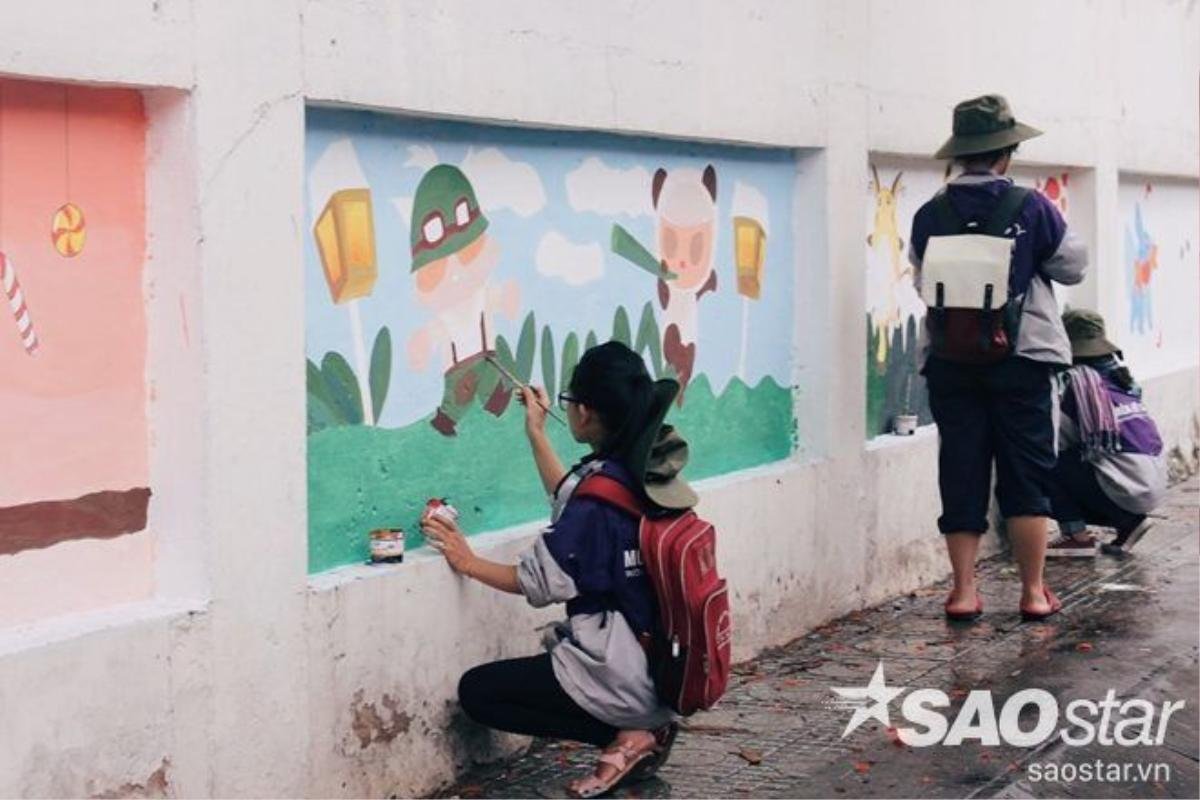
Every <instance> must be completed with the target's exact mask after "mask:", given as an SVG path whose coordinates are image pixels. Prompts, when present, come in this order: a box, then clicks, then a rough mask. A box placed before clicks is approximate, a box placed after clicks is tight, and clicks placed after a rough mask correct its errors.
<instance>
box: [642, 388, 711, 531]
mask: <svg viewBox="0 0 1200 800" xmlns="http://www.w3.org/2000/svg"><path fill="white" fill-rule="evenodd" d="M678 394H679V382H678V381H676V380H673V379H671V378H663V379H661V380H658V381H655V382H654V399H653V401H652V402H651V404H650V413H649V415H648V417H647V423H646V426H645V427H644V428H643V429H642V432H641V434H639V436H638V438H637V439H636V440H635V441H634V443H633V446H632V447H631V448H630V450H629V465H630V467H631V468H633V470H634V475H635V476H638V475H640V476H642V482H643V484H642V485H643V489H644V490H645V493H646V497H648V498H649V499H650V502H652V503H654V504H655V505H657V506H661V507H662V508H665V509H670V510H676V511H682V510H684V509H688V508H692V507H693V506H695V505H696V504H697V503H699V502H700V497H699V496H698V495H697V494H696V492H695V490H693V489H692V487H691V486H688V484H687V481H685V480H684V479H683V478H681V477H680V475H679V474H680V473H681V472H683V468H684V467H685V466H687V462H688V443H687V441H686V440H685V439H684V438H683V437H682V436H680V435H679V433H678V431H676V430H675V428H674V427H673V426H671V425H664V424H663V420H665V419H666V417H667V412H668V411H670V409H671V404H672V403H674V402H675V397H676V395H678Z"/></svg>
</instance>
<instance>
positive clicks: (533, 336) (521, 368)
mask: <svg viewBox="0 0 1200 800" xmlns="http://www.w3.org/2000/svg"><path fill="white" fill-rule="evenodd" d="M536 348H537V321H536V320H535V319H534V318H533V312H532V311H530V312H529V314H527V315H526V317H525V322H524V324H522V325H521V338H519V339H518V340H517V362H516V366H517V368H516V375H517V377H518V378H520V379H521V382H522V383H529V379H530V378H531V377H533V351H534V350H535V349H536Z"/></svg>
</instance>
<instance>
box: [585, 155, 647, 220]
mask: <svg viewBox="0 0 1200 800" xmlns="http://www.w3.org/2000/svg"><path fill="white" fill-rule="evenodd" d="M567 202H568V203H569V204H570V206H571V208H573V209H575V210H576V211H592V212H595V213H597V214H603V215H604V216H609V217H611V216H616V215H618V214H624V215H625V216H628V217H640V216H646V217H652V216H654V203H653V201H652V199H651V197H650V173H649V172H648V171H647V170H646V169H645V168H644V167H633V168H632V169H615V168H613V167H610V166H608V165H607V164H605V163H604V162H603V161H601V160H600V159H599V158H597V157H596V156H588V157H587V158H585V159H584V160H583V163H582V164H580V165H579V166H578V167H576V168H575V169H573V170H571V171H570V172H568V173H567Z"/></svg>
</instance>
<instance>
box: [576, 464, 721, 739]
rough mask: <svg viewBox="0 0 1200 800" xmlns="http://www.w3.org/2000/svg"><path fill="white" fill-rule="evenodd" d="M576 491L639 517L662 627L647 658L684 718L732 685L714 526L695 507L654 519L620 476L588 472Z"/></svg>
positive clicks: (660, 691) (660, 685)
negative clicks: (701, 516) (619, 478)
mask: <svg viewBox="0 0 1200 800" xmlns="http://www.w3.org/2000/svg"><path fill="white" fill-rule="evenodd" d="M574 497H591V498H593V499H595V500H600V501H602V502H605V503H608V504H609V505H612V506H615V507H616V508H619V509H621V510H623V511H626V512H628V513H629V514H631V515H633V516H635V517H637V518H639V519H640V520H641V523H640V527H639V529H638V543H639V549H640V550H641V553H642V564H643V566H644V568H645V570H646V575H647V576H648V577H649V579H650V585H651V587H652V588H653V590H654V597H655V599H656V600H657V601H658V613H659V620H660V622H661V625H660V626H659V630H658V631H656V632H655V635H654V636H653V637H652V640H651V644H650V647H649V648H648V656H649V660H650V669H651V672H652V674H653V676H654V684H655V687H656V688H657V690H658V695H659V697H660V698H661V699H662V701H663V702H664V703H666V704H667V705H669V706H670V707H671V708H673V709H674V710H675V711H676V712H677V713H679V714H682V715H684V716H688V715H689V714H693V713H695V712H696V711H699V710H702V709H707V708H711V707H712V706H713V705H714V704H715V703H716V702H717V701H718V700H720V699H721V695H723V694H725V687H726V686H727V685H728V683H729V667H730V663H731V661H732V642H733V625H732V620H731V618H730V614H729V592H728V590H727V588H726V585H725V580H724V579H723V578H722V577H721V576H720V575H718V574H717V554H716V544H717V536H716V529H715V528H713V526H712V524H711V523H709V522H705V521H704V520H702V519H700V517H698V516H696V512H695V511H691V510H688V511H685V512H683V513H682V514H678V515H674V516H670V517H663V518H651V517H647V516H646V514H645V509H644V507H643V504H642V502H641V501H640V500H638V498H637V497H636V496H635V495H634V494H633V492H631V491H630V490H629V489H627V488H626V487H625V486H624V485H623V484H621V483H620V482H619V481H616V480H614V479H612V478H609V477H608V476H606V475H592V476H590V477H588V478H586V479H585V480H584V481H583V482H582V483H581V484H580V485H579V487H578V488H577V489H576V490H575V494H574Z"/></svg>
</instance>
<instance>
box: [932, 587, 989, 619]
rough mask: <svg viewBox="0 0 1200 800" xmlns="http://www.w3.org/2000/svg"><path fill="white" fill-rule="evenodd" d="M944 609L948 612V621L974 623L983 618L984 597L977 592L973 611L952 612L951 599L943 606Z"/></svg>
mask: <svg viewBox="0 0 1200 800" xmlns="http://www.w3.org/2000/svg"><path fill="white" fill-rule="evenodd" d="M942 608H943V610H945V612H946V619H948V620H950V621H951V622H973V621H975V620H977V619H979V618H980V617H981V616H983V595H981V594H980V593H979V592H975V609H974V610H973V611H951V610H950V598H949V597H947V598H946V602H945V603H943V604H942Z"/></svg>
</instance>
